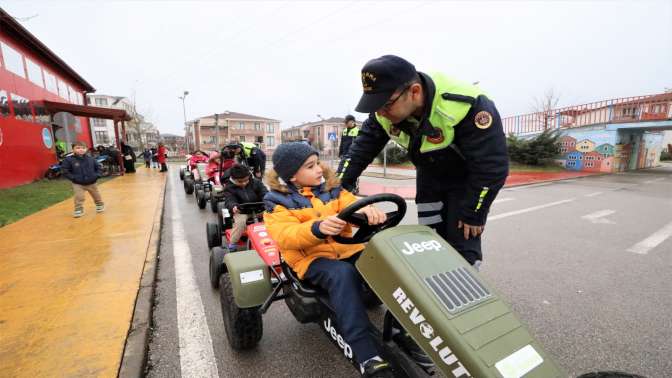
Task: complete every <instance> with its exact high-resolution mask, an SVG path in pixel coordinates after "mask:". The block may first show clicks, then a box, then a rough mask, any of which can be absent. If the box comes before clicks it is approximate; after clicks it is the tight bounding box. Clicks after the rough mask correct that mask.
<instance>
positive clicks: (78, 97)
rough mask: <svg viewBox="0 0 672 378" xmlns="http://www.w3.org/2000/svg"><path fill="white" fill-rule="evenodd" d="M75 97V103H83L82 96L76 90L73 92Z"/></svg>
mask: <svg viewBox="0 0 672 378" xmlns="http://www.w3.org/2000/svg"><path fill="white" fill-rule="evenodd" d="M75 97H76V100H77V105H84V98H83V97H82V94H81V93H79V92H77V93H75Z"/></svg>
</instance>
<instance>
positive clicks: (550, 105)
mask: <svg viewBox="0 0 672 378" xmlns="http://www.w3.org/2000/svg"><path fill="white" fill-rule="evenodd" d="M558 102H560V94H559V93H556V91H555V89H554V88H552V87H551V88H549V89H547V90H546V91H545V92H544V94H543V95H542V96H539V97H537V98H535V99H534V103H533V104H532V111H533V112H534V113H535V115H536V116H535V118H536V122H539V123H541V124H542V125H543V128H544V130H548V129H550V128H551V127H553V124H554V123H555V117H556V115H555V113H554V112H553V110H555V109H556V108H557V106H558Z"/></svg>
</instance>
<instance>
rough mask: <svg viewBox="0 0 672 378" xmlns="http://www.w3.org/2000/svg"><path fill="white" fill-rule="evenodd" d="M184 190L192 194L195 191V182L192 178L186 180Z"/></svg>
mask: <svg viewBox="0 0 672 378" xmlns="http://www.w3.org/2000/svg"><path fill="white" fill-rule="evenodd" d="M184 192H185V193H187V194H192V193H193V192H194V182H193V181H192V180H190V179H187V180H184Z"/></svg>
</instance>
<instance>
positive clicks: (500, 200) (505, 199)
mask: <svg viewBox="0 0 672 378" xmlns="http://www.w3.org/2000/svg"><path fill="white" fill-rule="evenodd" d="M514 199H515V198H511V197H508V198H497V199H496V200H494V201H492V203H500V202H508V201H513V200H514Z"/></svg>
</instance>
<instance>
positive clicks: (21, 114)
mask: <svg viewBox="0 0 672 378" xmlns="http://www.w3.org/2000/svg"><path fill="white" fill-rule="evenodd" d="M12 106H13V107H14V118H16V119H20V120H22V121H28V122H32V121H33V112H32V111H31V110H30V104H29V103H28V99H26V98H24V97H21V96H19V95H15V94H14V93H12Z"/></svg>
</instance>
